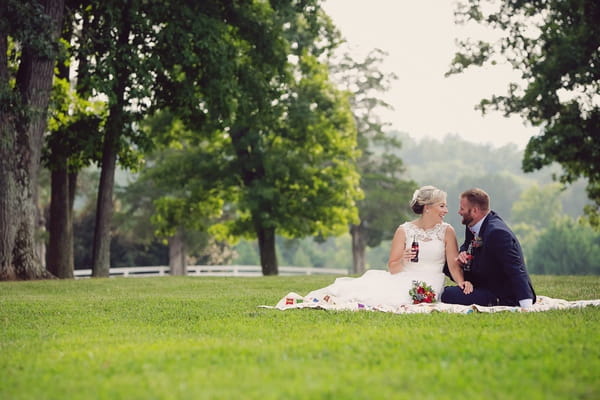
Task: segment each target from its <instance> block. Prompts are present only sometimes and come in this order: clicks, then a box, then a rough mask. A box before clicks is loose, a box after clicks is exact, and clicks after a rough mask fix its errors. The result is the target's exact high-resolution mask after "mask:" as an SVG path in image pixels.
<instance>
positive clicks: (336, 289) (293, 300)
mask: <svg viewBox="0 0 600 400" xmlns="http://www.w3.org/2000/svg"><path fill="white" fill-rule="evenodd" d="M448 226H449V225H448V224H447V223H445V222H442V223H440V224H437V225H436V226H434V227H433V228H431V229H428V230H423V229H420V228H418V227H417V226H416V225H414V224H413V223H412V222H405V223H404V224H402V225H401V227H402V228H403V229H404V232H405V233H406V246H407V247H410V246H411V244H412V241H413V238H416V240H417V241H418V242H419V261H418V262H408V263H406V264H405V266H404V269H403V270H402V271H401V272H399V273H397V274H390V273H389V272H388V271H383V270H369V271H367V272H365V273H364V274H363V275H361V276H360V277H358V278H350V277H343V278H337V279H336V280H335V282H334V283H332V284H331V285H329V286H326V287H324V288H321V289H317V290H314V291H312V292H310V293H308V294H307V295H306V296H304V297H302V296H299V295H297V294H295V293H290V294H288V295H287V296H286V297H284V298H283V299H281V300H280V301H279V303H278V305H277V307H278V308H294V307H298V306H300V307H306V306H310V305H311V304H312V305H315V306H317V305H319V304H325V305H333V306H335V308H337V309H355V308H357V307H358V308H367V309H368V308H373V309H389V308H396V307H399V306H401V305H404V304H412V298H411V296H410V294H409V291H410V289H411V288H412V286H413V281H421V282H426V283H427V284H428V285H430V286H431V288H432V289H433V290H434V291H435V293H436V298H437V300H438V301H439V300H440V296H441V294H442V290H443V288H444V282H445V275H444V273H443V268H444V263H445V245H444V236H445V234H446V228H447V227H448Z"/></svg>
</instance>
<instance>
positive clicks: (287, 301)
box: [259, 292, 600, 314]
mask: <svg viewBox="0 0 600 400" xmlns="http://www.w3.org/2000/svg"><path fill="white" fill-rule="evenodd" d="M587 306H600V299H597V300H575V301H568V300H563V299H553V298H551V297H546V296H538V297H537V301H536V303H535V304H534V305H533V306H532V307H530V308H528V309H523V308H521V307H509V306H494V307H484V306H479V305H476V304H472V305H470V306H463V305H459V304H447V303H428V304H427V303H421V304H407V305H401V306H389V305H382V304H380V305H376V306H374V305H368V304H363V303H359V302H344V303H340V302H337V301H336V299H335V298H334V297H333V296H325V297H324V298H316V297H315V298H305V297H303V296H300V295H299V294H297V293H293V292H292V293H289V294H288V295H286V296H284V297H283V298H282V299H281V300H279V302H278V303H277V304H276V305H275V306H259V307H261V308H272V309H277V310H282V311H283V310H289V309H296V308H313V309H322V310H336V311H362V310H365V311H381V312H389V313H394V314H429V313H433V312H445V313H457V314H470V313H473V312H480V313H495V312H506V311H510V312H540V311H548V310H566V309H571V308H583V307H587Z"/></svg>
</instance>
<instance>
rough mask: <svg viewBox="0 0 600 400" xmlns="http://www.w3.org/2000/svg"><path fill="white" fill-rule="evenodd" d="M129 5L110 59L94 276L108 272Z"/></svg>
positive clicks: (123, 95)
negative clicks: (110, 85)
mask: <svg viewBox="0 0 600 400" xmlns="http://www.w3.org/2000/svg"><path fill="white" fill-rule="evenodd" d="M130 8H131V2H127V3H126V4H125V5H124V7H123V9H122V10H121V13H122V16H123V20H122V22H121V26H120V32H119V38H118V40H117V46H116V48H117V52H116V55H115V60H114V61H113V65H114V66H115V68H116V70H115V79H114V89H113V93H114V102H113V103H112V104H111V106H110V107H109V115H108V119H107V121H106V128H105V134H104V148H103V151H102V171H101V173H100V186H99V187H98V202H97V206H96V225H95V229H94V250H93V262H92V276H93V277H105V278H107V277H108V276H109V272H110V239H111V233H110V225H111V220H112V214H113V188H114V183H115V170H116V165H117V154H118V152H119V138H120V136H121V132H123V130H124V121H125V118H124V113H125V107H126V106H127V101H126V100H125V89H126V87H127V82H128V77H129V71H128V69H127V66H126V65H127V62H126V61H125V60H126V58H127V57H129V56H130V55H129V54H126V53H125V51H124V50H123V49H127V48H128V46H127V44H128V42H129V34H130V32H131V20H130V16H129V13H130Z"/></svg>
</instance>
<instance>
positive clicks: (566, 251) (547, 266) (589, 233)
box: [527, 218, 600, 275]
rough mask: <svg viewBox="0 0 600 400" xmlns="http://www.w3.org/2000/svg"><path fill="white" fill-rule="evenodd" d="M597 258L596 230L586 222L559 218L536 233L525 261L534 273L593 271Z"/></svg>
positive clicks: (599, 239) (599, 243)
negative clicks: (537, 234)
mask: <svg viewBox="0 0 600 400" xmlns="http://www.w3.org/2000/svg"><path fill="white" fill-rule="evenodd" d="M598 260H600V233H598V232H596V231H594V230H593V229H592V228H591V227H590V226H589V225H586V224H581V223H577V222H575V221H573V220H572V219H570V218H563V219H561V220H558V221H555V222H554V223H552V224H551V226H550V227H549V228H548V229H547V230H545V231H544V232H543V233H542V234H541V235H540V236H539V239H538V241H537V243H536V245H535V246H534V248H533V251H532V256H531V257H530V260H528V262H527V265H528V267H529V268H530V270H531V272H533V273H538V274H555V275H597V274H599V273H600V263H599V262H598Z"/></svg>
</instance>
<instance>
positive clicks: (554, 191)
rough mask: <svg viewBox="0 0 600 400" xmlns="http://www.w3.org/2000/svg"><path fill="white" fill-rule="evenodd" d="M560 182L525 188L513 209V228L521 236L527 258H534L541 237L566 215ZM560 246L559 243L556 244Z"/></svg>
mask: <svg viewBox="0 0 600 400" xmlns="http://www.w3.org/2000/svg"><path fill="white" fill-rule="evenodd" d="M560 194H561V185H560V184H558V183H553V184H548V185H544V186H542V187H540V186H539V185H537V184H536V185H532V186H530V187H529V188H527V189H525V190H524V191H523V192H522V193H521V196H520V197H519V199H518V200H517V201H515V202H514V204H513V206H512V211H511V221H512V223H513V224H512V229H513V231H514V232H515V234H516V235H517V236H518V237H519V240H520V242H521V246H522V247H523V252H524V253H525V258H526V259H527V260H533V257H534V256H533V249H534V247H535V246H536V243H537V241H538V240H539V237H540V236H541V235H543V234H544V232H545V231H546V230H547V229H548V228H549V227H550V226H551V225H552V224H553V223H555V222H556V221H558V220H560V219H562V218H563V217H564V214H563V210H562V204H561V201H560ZM556 245H557V246H560V245H559V244H556Z"/></svg>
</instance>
